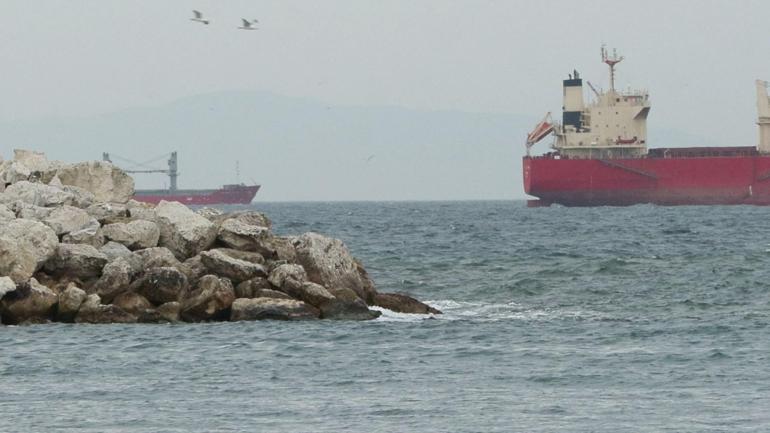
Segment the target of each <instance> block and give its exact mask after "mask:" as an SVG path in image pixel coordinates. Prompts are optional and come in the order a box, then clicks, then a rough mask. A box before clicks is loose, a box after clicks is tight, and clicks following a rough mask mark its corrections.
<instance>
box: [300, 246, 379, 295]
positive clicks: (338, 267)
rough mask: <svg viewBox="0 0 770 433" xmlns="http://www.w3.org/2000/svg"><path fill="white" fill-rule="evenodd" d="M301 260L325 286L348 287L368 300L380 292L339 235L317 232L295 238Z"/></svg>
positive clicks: (311, 279) (312, 275) (310, 272)
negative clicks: (336, 237)
mask: <svg viewBox="0 0 770 433" xmlns="http://www.w3.org/2000/svg"><path fill="white" fill-rule="evenodd" d="M294 248H295V250H296V252H297V263H299V264H301V265H302V266H303V267H304V268H305V271H306V272H307V276H308V279H309V280H310V281H312V282H314V283H318V284H320V285H322V286H324V287H347V288H350V289H352V290H353V291H355V292H356V293H357V294H358V296H359V297H360V298H361V299H363V300H364V301H365V302H366V303H367V304H371V302H372V299H373V298H374V295H375V294H376V293H377V291H376V289H375V288H374V283H373V282H372V281H371V279H370V278H369V277H368V275H366V271H365V270H364V269H363V267H362V266H361V265H360V263H358V261H356V260H355V259H354V258H353V256H352V255H351V254H350V252H349V251H348V249H347V247H346V246H345V244H344V243H343V242H342V241H340V240H339V239H333V238H329V237H326V236H322V235H319V234H317V233H305V234H303V235H302V236H299V237H298V238H296V239H295V241H294Z"/></svg>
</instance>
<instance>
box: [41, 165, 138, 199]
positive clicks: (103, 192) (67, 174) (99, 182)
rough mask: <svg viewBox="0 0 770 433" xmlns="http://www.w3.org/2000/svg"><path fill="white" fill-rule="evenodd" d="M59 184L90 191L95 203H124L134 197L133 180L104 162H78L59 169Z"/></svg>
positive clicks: (57, 174)
mask: <svg viewBox="0 0 770 433" xmlns="http://www.w3.org/2000/svg"><path fill="white" fill-rule="evenodd" d="M56 176H58V177H59V179H60V180H61V183H62V184H64V185H72V186H77V187H80V188H83V189H85V190H88V191H90V192H91V193H93V195H94V196H95V197H96V200H97V201H100V202H108V203H126V202H127V201H128V200H130V199H131V197H133V195H134V180H133V179H132V178H131V176H129V175H127V174H126V173H125V172H124V171H123V170H121V169H119V168H118V167H116V166H114V165H112V164H110V163H109V162H104V161H89V162H80V163H77V164H68V165H65V166H63V167H60V168H59V170H57V172H56Z"/></svg>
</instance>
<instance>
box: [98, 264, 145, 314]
mask: <svg viewBox="0 0 770 433" xmlns="http://www.w3.org/2000/svg"><path fill="white" fill-rule="evenodd" d="M141 271H142V261H141V260H140V259H139V258H138V257H135V256H133V255H130V254H129V255H127V256H122V257H118V258H116V259H114V260H112V261H110V262H109V263H107V264H106V265H105V266H104V268H103V269H102V276H101V277H100V278H99V280H97V281H96V283H94V285H93V287H92V290H93V292H95V293H96V294H98V295H99V296H100V297H101V298H102V299H103V300H104V302H107V303H109V302H111V301H112V299H113V298H115V297H116V296H118V295H119V294H121V293H123V292H126V291H128V290H129V289H130V287H131V282H132V281H133V279H134V277H136V276H137V275H138V274H139V273H140V272H141Z"/></svg>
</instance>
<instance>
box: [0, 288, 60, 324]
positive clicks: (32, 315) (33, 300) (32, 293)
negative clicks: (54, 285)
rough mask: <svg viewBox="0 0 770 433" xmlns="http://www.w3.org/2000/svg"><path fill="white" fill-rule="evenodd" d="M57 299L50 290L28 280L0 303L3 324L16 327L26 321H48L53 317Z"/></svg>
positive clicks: (7, 294)
mask: <svg viewBox="0 0 770 433" xmlns="http://www.w3.org/2000/svg"><path fill="white" fill-rule="evenodd" d="M58 302H59V297H58V296H56V293H54V292H53V291H52V290H51V289H49V288H48V287H45V286H43V285H41V284H40V283H38V282H37V280H36V279H34V278H30V279H29V281H25V282H23V283H21V284H18V285H17V286H16V290H14V291H12V292H9V293H6V295H5V296H3V299H2V301H0V315H1V316H2V319H3V323H5V324H8V325H17V324H19V323H22V322H24V321H26V320H30V319H38V320H42V321H45V320H49V319H51V318H52V317H53V313H54V311H55V307H56V304H57V303H58Z"/></svg>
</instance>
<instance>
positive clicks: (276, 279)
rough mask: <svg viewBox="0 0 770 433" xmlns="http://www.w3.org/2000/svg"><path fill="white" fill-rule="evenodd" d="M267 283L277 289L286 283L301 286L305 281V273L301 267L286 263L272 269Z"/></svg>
mask: <svg viewBox="0 0 770 433" xmlns="http://www.w3.org/2000/svg"><path fill="white" fill-rule="evenodd" d="M268 281H270V284H272V285H273V286H274V287H277V288H279V289H281V288H282V287H284V286H285V285H286V284H287V282H289V283H290V284H294V285H300V286H301V285H302V283H304V282H305V281H307V273H306V272H305V268H303V267H302V265H297V264H292V263H287V264H284V265H280V266H277V267H276V268H275V269H273V270H272V271H271V272H270V276H269V277H268Z"/></svg>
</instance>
